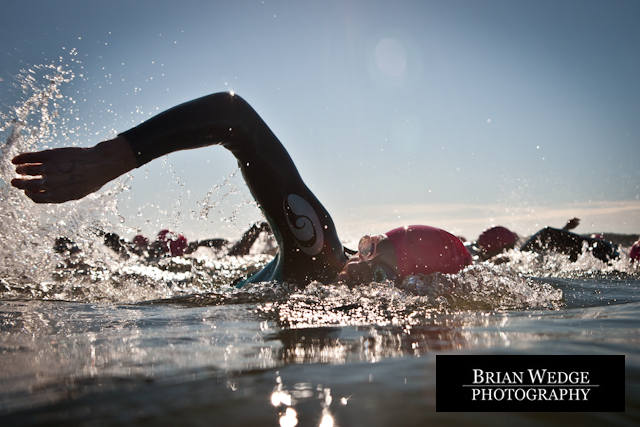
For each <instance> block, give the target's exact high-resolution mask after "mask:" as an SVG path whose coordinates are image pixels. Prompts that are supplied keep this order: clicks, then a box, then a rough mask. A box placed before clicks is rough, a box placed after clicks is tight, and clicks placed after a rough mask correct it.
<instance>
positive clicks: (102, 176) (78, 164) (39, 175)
mask: <svg viewBox="0 0 640 427" xmlns="http://www.w3.org/2000/svg"><path fill="white" fill-rule="evenodd" d="M12 163H13V164H15V165H16V173H18V174H20V175H24V176H22V177H18V178H14V179H13V180H11V185H13V186H14V187H16V188H18V189H20V190H24V192H25V194H26V195H27V197H29V198H30V199H31V200H33V201H34V202H36V203H63V202H66V201H69V200H77V199H81V198H83V197H84V196H86V195H87V194H90V193H93V192H94V191H98V190H99V189H100V188H101V187H102V186H103V185H105V184H106V183H108V182H109V181H111V180H114V179H116V178H117V177H119V176H120V175H123V174H125V173H127V172H129V171H130V170H132V169H134V168H135V167H136V166H137V164H136V158H135V155H134V153H133V151H132V150H131V146H130V145H129V142H128V141H127V140H126V139H125V138H124V137H122V136H118V137H116V138H114V139H111V140H108V141H103V142H101V143H99V144H97V145H96V146H94V147H91V148H80V147H67V148H56V149H53V150H45V151H38V152H33V153H22V154H19V155H17V156H16V157H14V158H13V160H12Z"/></svg>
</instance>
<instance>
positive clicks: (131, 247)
mask: <svg viewBox="0 0 640 427" xmlns="http://www.w3.org/2000/svg"><path fill="white" fill-rule="evenodd" d="M94 232H95V233H96V234H97V235H98V236H101V237H103V239H104V245H105V246H106V247H108V248H109V249H111V250H112V251H114V252H115V253H117V254H118V255H119V256H121V257H123V258H125V259H128V258H129V257H130V255H131V254H136V255H139V256H145V257H146V258H147V260H153V259H157V258H160V257H162V256H165V255H171V256H180V255H183V254H191V253H193V252H195V251H196V250H197V249H198V248H199V247H207V248H212V249H219V250H221V249H223V248H224V247H225V246H227V245H229V243H230V242H229V241H228V240H227V239H223V238H214V239H205V240H196V241H192V242H190V243H189V244H188V246H186V247H185V248H184V250H183V251H182V252H180V253H176V251H172V250H171V247H170V246H169V245H168V244H167V241H166V240H164V239H160V238H159V239H156V240H155V241H153V242H151V243H149V240H148V239H146V238H144V237H143V236H142V235H137V236H136V237H135V238H134V239H133V240H132V241H128V240H126V239H124V238H122V237H120V236H119V235H118V234H116V233H111V232H104V231H102V230H100V229H94ZM262 232H267V233H270V234H271V229H270V228H269V224H267V223H266V222H264V221H263V222H258V223H255V224H253V225H252V226H251V227H249V229H248V230H247V231H245V232H244V233H243V234H242V237H241V238H240V240H238V241H237V242H236V243H234V244H233V245H232V246H231V247H230V248H229V250H228V251H227V255H232V256H243V255H248V254H249V251H250V249H251V247H252V246H253V245H254V243H255V242H256V240H257V239H258V237H259V236H260V233H262ZM158 234H159V236H162V237H163V238H164V236H166V235H167V234H173V233H171V232H169V231H168V230H162V231H161V232H160V233H158ZM178 236H182V235H178ZM185 242H186V239H185ZM53 249H54V251H55V252H57V253H59V254H63V255H76V254H78V253H80V252H81V249H80V248H79V247H78V245H77V244H76V243H75V242H74V241H73V240H71V239H69V238H68V237H58V238H57V239H56V240H55V242H54V245H53Z"/></svg>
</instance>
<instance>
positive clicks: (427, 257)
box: [11, 93, 471, 286]
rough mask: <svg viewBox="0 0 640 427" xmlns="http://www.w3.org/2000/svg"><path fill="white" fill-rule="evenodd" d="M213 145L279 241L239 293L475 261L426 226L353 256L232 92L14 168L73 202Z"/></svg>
mask: <svg viewBox="0 0 640 427" xmlns="http://www.w3.org/2000/svg"><path fill="white" fill-rule="evenodd" d="M209 145H222V146H223V147H224V148H226V149H228V150H229V151H231V153H232V154H233V155H234V156H235V158H236V159H237V161H238V165H239V167H240V170H241V171H242V175H243V177H244V179H245V181H246V183H247V185H248V187H249V190H250V191H251V194H252V195H253V197H254V199H255V200H256V202H257V203H258V205H259V206H260V208H261V210H262V212H263V213H264V215H265V217H266V219H267V222H268V223H269V226H270V227H271V230H272V231H273V234H274V236H275V239H276V242H277V243H278V248H279V250H278V253H277V254H276V256H275V257H274V259H273V260H272V261H271V262H270V263H269V264H268V265H267V266H265V267H264V268H263V269H262V270H261V271H259V272H258V273H256V274H254V275H253V276H251V277H249V278H247V279H245V280H242V281H240V282H239V283H238V286H242V285H244V284H245V283H249V282H261V281H272V280H278V281H287V282H292V283H298V284H301V283H307V282H308V281H310V280H318V281H321V282H325V283H326V282H332V281H335V280H336V279H340V280H344V281H346V282H349V283H354V284H355V283H357V282H367V281H370V280H372V279H374V278H376V279H385V278H388V279H395V278H402V277H405V276H407V275H411V274H416V273H425V274H428V273H432V272H442V273H456V272H458V271H459V270H461V269H462V268H464V267H465V266H466V265H469V264H471V256H470V255H469V253H468V252H467V250H466V249H465V248H464V246H463V244H462V242H461V241H460V240H459V239H458V238H457V237H455V236H453V235H451V234H449V233H447V232H446V231H444V230H441V229H437V228H433V227H428V226H420V225H419V226H409V227H400V228H396V229H394V230H391V231H389V232H388V233H386V234H384V235H377V236H365V237H363V238H362V239H361V240H360V243H359V245H358V252H357V253H355V254H354V253H353V252H352V251H349V250H347V249H345V248H344V247H343V246H342V243H341V242H340V239H339V238H338V235H337V232H336V229H335V226H334V224H333V220H332V219H331V216H330V215H329V212H327V210H326V209H325V208H324V206H323V205H322V204H321V203H320V201H319V200H318V199H317V198H316V197H315V196H314V194H313V193H312V192H311V190H310V189H309V188H308V187H307V186H306V184H305V183H304V182H303V180H302V178H301V177H300V175H299V174H298V171H297V169H296V167H295V165H294V163H293V161H292V160H291V157H289V154H288V153H287V151H286V150H285V148H284V147H283V146H282V144H281V143H280V141H279V140H278V138H277V137H276V136H275V135H274V134H273V133H272V132H271V130H270V129H269V128H268V126H267V125H266V124H265V122H264V121H263V120H262V118H261V117H260V116H259V115H258V114H257V113H256V112H255V110H254V109H253V108H252V107H251V106H250V105H249V104H248V103H247V102H246V101H244V100H243V99H242V98H241V97H239V96H237V95H233V94H230V93H217V94H212V95H208V96H204V97H202V98H198V99H195V100H192V101H189V102H186V103H184V104H181V105H178V106H176V107H173V108H171V109H169V110H167V111H165V112H163V113H160V114H158V115H157V116H154V117H152V118H151V119H149V120H147V121H145V122H144V123H142V124H140V125H138V126H136V127H134V128H132V129H130V130H128V131H126V132H123V133H121V134H120V135H118V136H117V137H116V138H114V139H111V140H107V141H103V142H100V143H99V144H97V145H96V146H94V147H91V148H79V147H67V148H58V149H52V150H45V151H40V152H30V153H22V154H19V155H17V156H16V157H14V158H13V160H12V162H13V163H14V164H15V165H16V173H18V174H20V175H22V176H20V177H17V178H14V179H13V180H12V181H11V184H12V185H13V186H14V187H16V188H18V189H20V190H23V191H24V192H25V194H26V195H27V197H29V198H31V199H32V200H33V201H34V202H36V203H63V202H66V201H69V200H77V199H81V198H83V197H84V196H86V195H88V194H90V193H93V192H95V191H97V190H99V189H100V188H101V187H102V186H103V185H105V184H106V183H107V182H109V181H111V180H113V179H115V178H117V177H119V176H120V175H122V174H124V173H126V172H128V171H130V170H132V169H134V168H137V167H140V166H142V165H144V164H146V163H148V162H150V161H152V160H153V159H156V158H158V157H160V156H163V155H165V154H169V153H171V152H174V151H178V150H184V149H192V148H199V147H205V146H209ZM350 255H351V256H350Z"/></svg>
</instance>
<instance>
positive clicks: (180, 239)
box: [158, 229, 188, 256]
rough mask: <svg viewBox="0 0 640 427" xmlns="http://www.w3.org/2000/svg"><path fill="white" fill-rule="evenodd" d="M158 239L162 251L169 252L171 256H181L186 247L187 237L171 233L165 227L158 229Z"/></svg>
mask: <svg viewBox="0 0 640 427" xmlns="http://www.w3.org/2000/svg"><path fill="white" fill-rule="evenodd" d="M158 241H159V242H160V243H161V246H162V249H163V251H164V252H171V256H181V255H183V254H184V251H185V249H187V246H188V244H187V238H186V237H184V236H183V235H182V234H176V233H173V232H171V231H169V230H167V229H164V230H160V232H159V233H158Z"/></svg>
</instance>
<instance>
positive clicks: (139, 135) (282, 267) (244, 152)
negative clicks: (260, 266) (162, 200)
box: [121, 93, 346, 281]
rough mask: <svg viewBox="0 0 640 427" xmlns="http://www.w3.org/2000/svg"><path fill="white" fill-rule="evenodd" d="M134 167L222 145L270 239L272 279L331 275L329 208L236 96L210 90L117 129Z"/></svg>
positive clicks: (339, 257) (334, 253) (333, 247)
mask: <svg viewBox="0 0 640 427" xmlns="http://www.w3.org/2000/svg"><path fill="white" fill-rule="evenodd" d="M121 136H123V137H124V138H125V139H126V140H127V141H128V142H129V144H130V146H131V149H132V151H133V152H134V154H135V156H136V161H137V164H138V166H141V165H143V164H145V163H147V162H149V161H151V160H153V159H155V158H157V157H160V156H162V155H164V154H168V153H171V152H173V151H177V150H184V149H190V148H198V147H204V146H208V145H215V144H218V145H222V146H223V147H225V148H227V149H228V150H229V151H231V152H232V153H233V155H234V156H235V158H236V159H237V160H238V165H239V166H240V169H241V171H242V175H243V177H244V179H245V181H246V183H247V185H248V187H249V190H250V191H251V194H252V195H253V197H254V199H255V200H256V202H257V203H258V205H259V206H260V208H261V209H262V211H263V213H264V214H265V217H266V218H267V221H268V222H269V225H270V226H271V229H272V230H273V232H274V236H275V237H276V240H277V241H278V245H279V248H280V256H279V259H278V261H277V262H278V266H277V268H276V270H277V272H278V275H281V276H282V277H274V278H278V279H284V280H293V281H301V280H308V279H317V280H333V279H334V278H335V276H336V275H337V273H338V272H339V271H340V270H341V269H342V267H343V265H344V262H345V260H346V257H345V255H344V251H343V248H342V245H341V243H340V240H339V239H338V236H337V233H336V230H335V226H334V224H333V220H332V219H331V217H330V215H329V213H328V212H327V211H326V209H325V208H324V207H323V206H322V204H321V203H320V202H319V201H318V199H317V198H316V197H315V196H314V195H313V193H312V192H311V191H310V190H309V188H307V186H306V185H305V184H304V182H303V181H302V178H301V177H300V175H299V173H298V171H297V169H296V167H295V165H294V163H293V161H292V160H291V157H290V156H289V154H288V153H287V151H286V150H285V148H284V147H283V146H282V144H281V143H280V141H279V140H278V139H277V138H276V136H275V135H274V134H273V132H271V130H270V129H269V128H268V127H267V125H266V124H265V123H264V121H263V120H262V119H261V118H260V116H259V115H258V114H257V113H256V112H255V110H254V109H253V108H252V107H251V106H250V105H249V104H248V103H247V102H246V101H244V100H243V99H242V98H241V97H239V96H237V95H231V94H228V93H217V94H213V95H208V96H205V97H202V98H198V99H195V100H193V101H189V102H187V103H184V104H181V105H178V106H176V107H174V108H171V109H169V110H167V111H165V112H163V113H160V114H159V115H157V116H155V117H153V118H151V119H149V120H147V121H146V122H144V123H142V124H140V125H139V126H136V127H135V128H133V129H130V130H128V131H126V132H124V133H122V134H121Z"/></svg>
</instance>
